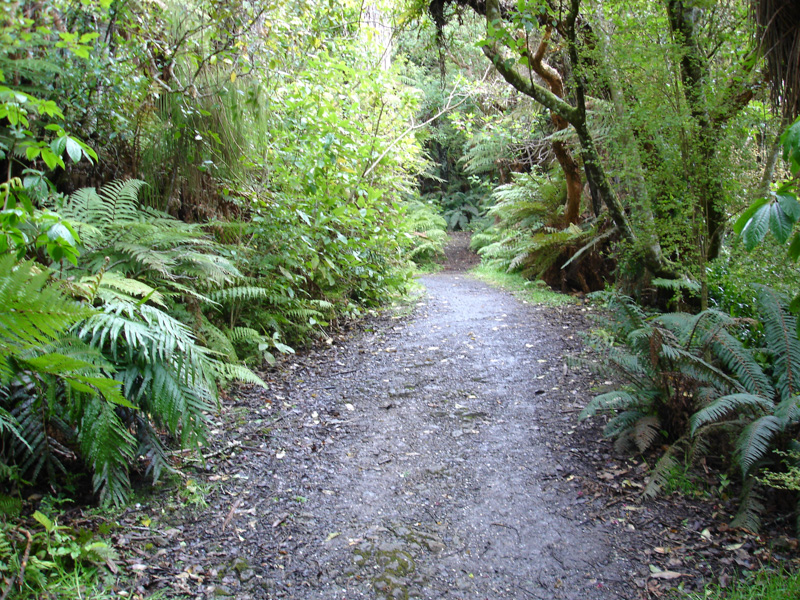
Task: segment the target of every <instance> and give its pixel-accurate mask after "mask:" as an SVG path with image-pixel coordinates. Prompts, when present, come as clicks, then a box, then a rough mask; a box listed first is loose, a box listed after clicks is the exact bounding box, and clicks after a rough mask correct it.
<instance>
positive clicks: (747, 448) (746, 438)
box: [736, 415, 784, 478]
mask: <svg viewBox="0 0 800 600" xmlns="http://www.w3.org/2000/svg"><path fill="white" fill-rule="evenodd" d="M783 429H784V424H783V423H781V421H780V419H778V418H777V417H775V416H773V415H765V416H763V417H760V418H758V419H756V420H755V421H753V422H752V423H750V424H749V425H748V426H747V427H745V428H744V431H742V435H741V436H740V437H739V441H738V443H737V445H736V456H737V460H738V463H739V466H740V467H741V469H742V475H743V476H744V477H745V478H747V476H748V475H750V473H751V471H752V469H753V467H754V466H755V465H756V464H757V463H759V462H760V461H762V460H764V458H765V457H766V456H767V454H768V452H769V450H770V448H771V447H772V440H773V439H774V438H775V436H776V435H777V434H778V433H780V432H781V431H782V430H783Z"/></svg>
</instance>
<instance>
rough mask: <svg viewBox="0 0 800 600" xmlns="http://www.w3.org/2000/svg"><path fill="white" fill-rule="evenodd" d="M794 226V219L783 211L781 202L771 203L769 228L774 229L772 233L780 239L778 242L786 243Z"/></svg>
mask: <svg viewBox="0 0 800 600" xmlns="http://www.w3.org/2000/svg"><path fill="white" fill-rule="evenodd" d="M793 226H794V221H792V219H790V218H789V216H788V215H787V214H786V213H785V212H783V209H782V208H781V205H780V203H779V202H773V203H772V204H770V205H769V228H770V230H771V231H772V235H774V236H775V239H776V240H778V243H780V244H785V243H786V240H788V239H789V236H790V235H791V234H792V227H793ZM751 249H752V248H748V250H751Z"/></svg>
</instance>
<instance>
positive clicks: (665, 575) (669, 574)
mask: <svg viewBox="0 0 800 600" xmlns="http://www.w3.org/2000/svg"><path fill="white" fill-rule="evenodd" d="M650 577H652V578H653V579H665V580H669V579H678V577H686V574H685V573H678V572H677V571H659V572H658V573H651V574H650Z"/></svg>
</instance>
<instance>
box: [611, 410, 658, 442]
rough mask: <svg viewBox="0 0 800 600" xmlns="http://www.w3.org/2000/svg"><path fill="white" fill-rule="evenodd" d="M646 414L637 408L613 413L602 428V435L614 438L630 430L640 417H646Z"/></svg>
mask: <svg viewBox="0 0 800 600" xmlns="http://www.w3.org/2000/svg"><path fill="white" fill-rule="evenodd" d="M647 416H648V414H647V413H644V412H641V411H638V410H626V411H624V412H621V413H619V414H617V415H615V416H614V417H613V418H612V419H611V420H610V421H609V422H608V423H607V424H606V426H605V428H604V429H603V436H604V437H607V438H616V437H619V436H621V435H622V434H623V433H625V432H626V431H628V430H630V429H631V428H632V427H634V426H635V425H636V423H638V422H639V421H640V420H641V419H643V418H644V417H647Z"/></svg>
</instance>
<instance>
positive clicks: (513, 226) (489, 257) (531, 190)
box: [471, 173, 594, 279]
mask: <svg viewBox="0 0 800 600" xmlns="http://www.w3.org/2000/svg"><path fill="white" fill-rule="evenodd" d="M492 198H493V200H494V204H493V206H491V207H490V208H489V209H488V210H487V216H488V217H490V218H492V219H494V223H492V225H491V226H490V227H489V228H488V229H486V230H484V231H481V232H477V233H476V234H475V235H474V236H473V237H472V241H471V248H472V249H473V250H476V251H477V252H478V254H479V255H480V256H481V257H482V259H483V260H484V262H486V263H487V264H488V265H489V266H491V267H494V268H496V269H498V270H504V271H507V272H509V273H513V272H519V273H521V274H522V275H523V276H525V277H527V278H529V279H539V278H541V276H542V275H543V274H544V272H545V271H547V270H548V269H549V268H550V267H551V266H552V265H553V264H554V263H555V262H556V260H558V258H559V256H561V255H562V253H563V251H564V249H565V248H568V247H571V246H581V245H583V244H585V243H586V242H587V241H589V240H590V239H591V238H592V236H593V235H594V228H593V227H591V226H588V227H584V226H580V227H579V226H577V225H570V226H569V227H567V228H566V229H560V228H558V227H557V223H558V220H559V218H560V214H561V211H562V209H563V207H562V206H561V205H562V204H563V200H564V190H563V189H562V186H561V185H560V183H559V182H557V181H556V182H554V181H551V180H549V179H548V178H547V177H545V176H543V175H537V174H534V173H522V174H515V175H514V181H513V183H508V184H505V185H501V186H498V187H497V188H496V189H495V190H494V192H493V193H492Z"/></svg>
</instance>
